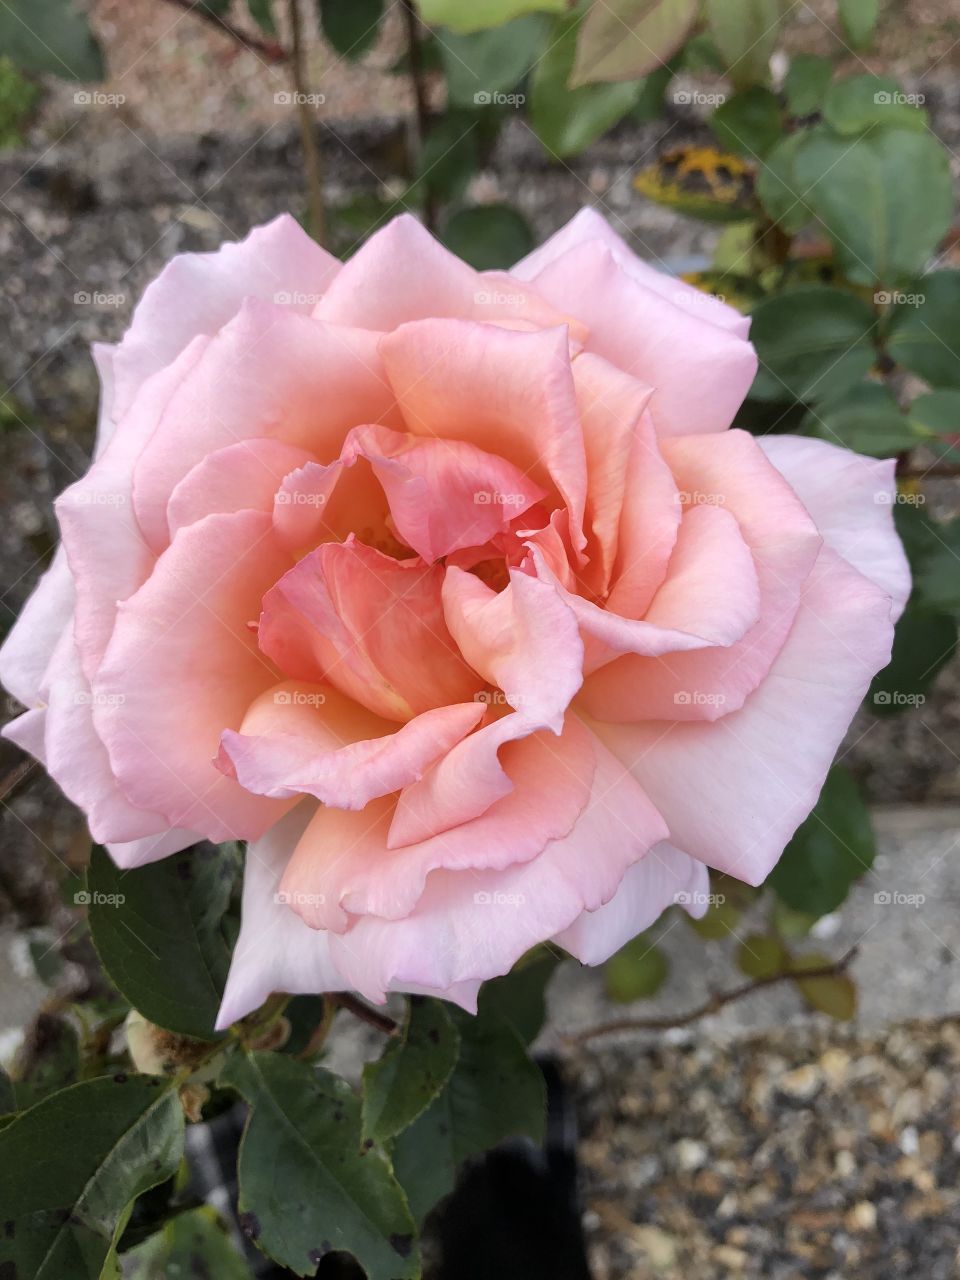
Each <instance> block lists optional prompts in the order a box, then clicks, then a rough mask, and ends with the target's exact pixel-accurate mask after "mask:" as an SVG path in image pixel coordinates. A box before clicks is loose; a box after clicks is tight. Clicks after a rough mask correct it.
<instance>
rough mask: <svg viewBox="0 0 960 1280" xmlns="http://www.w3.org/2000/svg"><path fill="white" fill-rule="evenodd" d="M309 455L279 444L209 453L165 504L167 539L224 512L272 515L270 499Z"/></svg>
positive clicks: (244, 444)
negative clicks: (265, 513) (253, 511)
mask: <svg viewBox="0 0 960 1280" xmlns="http://www.w3.org/2000/svg"><path fill="white" fill-rule="evenodd" d="M310 457H311V455H310V453H309V451H308V450H306V449H301V448H299V447H298V446H296V445H292V444H285V443H284V442H283V441H282V440H242V441H241V442H240V443H239V444H229V445H226V446H225V447H224V448H223V449H215V450H214V452H213V453H208V454H207V456H206V457H205V458H203V459H202V460H201V461H200V462H198V463H197V465H196V466H195V467H194V468H193V470H192V471H189V472H188V473H187V475H185V476H184V478H183V479H182V480H181V481H180V483H179V484H178V485H177V487H176V488H175V489H174V491H173V493H172V494H171V495H170V501H169V503H168V504H167V522H168V524H169V527H170V537H171V538H173V537H174V536H175V535H176V533H177V531H178V530H179V529H183V528H185V527H186V526H187V525H189V524H196V522H197V521H198V520H202V519H203V518H204V516H210V515H216V514H217V513H218V512H219V513H223V514H226V513H227V512H228V511H243V510H244V509H245V508H246V509H250V510H256V511H269V512H272V511H273V502H274V496H275V495H276V492H277V489H278V488H279V486H280V483H281V481H282V480H283V478H284V476H285V475H287V473H288V472H290V471H293V470H294V469H295V468H296V467H302V466H303V465H304V464H305V463H307V462H309V461H310Z"/></svg>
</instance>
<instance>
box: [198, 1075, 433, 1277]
mask: <svg viewBox="0 0 960 1280" xmlns="http://www.w3.org/2000/svg"><path fill="white" fill-rule="evenodd" d="M220 1084H221V1085H222V1086H225V1087H227V1088H233V1089H236V1091H237V1092H238V1093H240V1094H242V1095H243V1097H244V1098H245V1099H246V1101H247V1102H248V1103H249V1105H250V1115H249V1116H248V1118H247V1123H246V1127H245V1129H244V1133H243V1141H242V1143H241V1146H240V1162H239V1178H240V1210H241V1215H242V1216H241V1220H242V1222H243V1223H244V1229H245V1230H246V1231H247V1233H248V1235H250V1237H251V1238H252V1239H253V1240H254V1241H255V1242H256V1244H257V1246H258V1247H259V1248H260V1249H262V1250H263V1251H264V1252H265V1253H267V1254H268V1255H269V1256H270V1257H271V1258H273V1259H274V1261H276V1262H279V1263H280V1264H281V1265H283V1266H285V1267H289V1268H290V1270H291V1271H293V1272H294V1273H295V1274H296V1275H298V1276H312V1275H313V1274H314V1273H315V1271H316V1269H317V1266H318V1264H319V1262H320V1260H321V1259H322V1258H323V1257H324V1256H325V1255H326V1254H327V1253H329V1252H331V1251H333V1250H338V1249H339V1250H344V1251H346V1252H347V1253H352V1254H353V1255H354V1257H355V1258H356V1259H357V1262H358V1263H359V1264H360V1266H362V1267H363V1269H364V1270H365V1271H366V1273H367V1276H368V1277H369V1280H415V1278H416V1277H418V1276H419V1275H420V1257H419V1249H418V1247H417V1242H416V1237H415V1231H414V1225H413V1221H412V1219H411V1217H410V1211H409V1209H408V1208H407V1205H406V1201H405V1200H404V1196H403V1192H402V1190H401V1189H400V1186H399V1184H398V1183H397V1180H396V1178H394V1176H393V1173H392V1171H391V1169H390V1162H389V1161H388V1160H387V1158H386V1156H385V1155H384V1153H383V1152H382V1151H381V1150H380V1149H379V1148H378V1147H377V1146H375V1145H374V1144H373V1143H362V1138H361V1132H360V1103H359V1101H358V1100H357V1098H355V1097H354V1095H353V1093H352V1091H351V1089H350V1087H349V1085H348V1084H347V1083H346V1081H345V1080H341V1079H340V1078H339V1077H338V1076H335V1075H332V1074H331V1073H330V1072H329V1071H324V1070H322V1069H321V1068H319V1067H317V1068H311V1067H308V1066H307V1065H306V1064H305V1063H302V1062H297V1061H296V1060H295V1059H293V1058H287V1057H284V1056H282V1055H280V1054H276V1053H249V1054H242V1053H236V1054H234V1055H233V1056H232V1057H231V1058H230V1059H229V1060H228V1061H227V1064H226V1067H225V1069H224V1070H223V1071H222V1072H221V1075H220Z"/></svg>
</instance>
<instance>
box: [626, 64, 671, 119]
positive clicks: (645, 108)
mask: <svg viewBox="0 0 960 1280" xmlns="http://www.w3.org/2000/svg"><path fill="white" fill-rule="evenodd" d="M675 61H676V59H674V60H673V62H669V63H667V65H666V66H663V67H658V68H657V70H656V71H651V72H650V74H649V75H648V76H641V77H640V80H639V81H638V83H639V86H640V96H639V97H638V98H637V101H636V102H635V103H634V105H633V106H632V107H631V108H630V119H631V120H633V121H635V122H636V123H637V124H649V123H650V122H651V121H652V120H656V119H657V118H658V117H659V115H660V114H661V112H662V111H663V95H664V94H665V93H666V91H667V85H668V84H669V83H670V81H671V80H672V79H673V77H674V62H675Z"/></svg>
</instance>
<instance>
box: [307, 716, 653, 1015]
mask: <svg viewBox="0 0 960 1280" xmlns="http://www.w3.org/2000/svg"><path fill="white" fill-rule="evenodd" d="M593 746H594V751H595V754H596V771H595V774H594V781H593V791H592V794H591V797H590V800H589V802H588V804H587V806H586V807H585V809H584V810H583V812H582V813H581V815H580V818H579V820H578V821H577V823H576V824H575V826H574V827H573V829H572V830H571V831H570V833H569V834H568V835H566V836H564V837H562V838H560V839H557V840H553V841H551V842H550V844H548V845H547V846H546V848H545V849H544V850H543V852H542V853H541V854H539V855H538V856H537V857H535V858H533V859H531V860H530V861H529V862H524V863H520V864H514V865H513V866H510V867H507V868H497V869H495V870H487V871H468V872H457V871H445V870H441V871H435V872H433V873H432V874H431V875H430V877H429V878H428V880H427V886H426V889H425V891H424V893H423V896H422V897H421V899H420V901H419V902H418V904H417V906H416V908H415V910H414V911H413V912H412V913H411V914H410V915H409V916H408V917H407V918H406V919H403V920H379V919H376V918H375V917H371V916H365V917H363V918H362V919H360V920H358V921H357V923H356V924H355V925H354V926H353V927H352V928H350V929H348V930H347V931H346V933H344V934H338V935H335V936H333V937H332V938H331V941H330V946H331V954H332V955H333V956H334V958H335V959H336V962H337V966H338V968H340V969H341V971H342V972H344V973H345V974H346V975H347V976H348V977H349V978H350V980H351V983H352V985H354V986H356V987H357V989H358V990H360V991H363V992H365V993H375V992H376V991H378V990H381V991H382V990H385V989H387V988H397V989H400V990H404V989H409V988H410V987H411V986H416V987H417V988H420V989H423V988H429V989H433V990H440V991H442V990H444V989H445V988H449V987H450V986H451V985H452V984H459V983H463V982H471V981H476V980H478V979H481V980H485V979H487V978H492V977H496V976H497V975H498V974H502V973H506V972H507V971H508V970H509V969H510V968H511V966H512V965H513V964H514V962H515V961H516V960H517V959H518V958H519V957H520V956H521V955H522V954H523V953H524V952H525V951H527V950H528V949H529V948H530V947H531V946H534V945H535V944H536V943H539V942H544V941H546V940H547V939H548V938H551V937H554V936H555V935H556V934H557V933H560V932H561V931H562V930H563V929H566V928H568V927H569V926H570V925H571V924H572V923H573V921H574V920H576V919H577V917H578V916H579V915H580V914H581V913H582V912H583V911H585V910H586V911H595V910H596V909H597V908H598V907H600V906H602V905H603V903H605V902H607V901H609V900H610V898H612V897H613V895H614V893H615V892H616V890H617V888H618V886H619V884H620V882H621V881H622V879H623V876H624V874H625V872H626V870H627V868H628V867H630V866H632V865H633V863H635V862H636V861H637V860H638V859H639V858H641V857H643V855H644V854H646V853H647V852H648V850H649V849H650V848H651V847H652V846H653V845H655V844H657V842H658V841H660V840H663V839H664V838H665V837H666V827H665V824H664V822H663V820H662V818H661V817H660V815H659V814H658V813H657V811H656V810H655V809H654V807H653V805H652V804H651V803H650V801H649V799H648V798H647V797H646V795H645V794H644V792H643V791H642V790H641V789H640V788H639V787H638V786H636V785H635V784H634V783H633V780H632V779H631V778H629V777H628V776H627V775H626V774H625V773H624V772H623V769H622V767H621V766H620V765H619V763H618V762H617V761H616V760H615V759H613V757H612V756H611V755H610V753H609V752H607V751H605V750H604V748H603V747H602V745H601V744H600V743H599V742H598V741H597V742H594V744H593Z"/></svg>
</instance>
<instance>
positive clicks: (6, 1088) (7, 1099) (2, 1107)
mask: <svg viewBox="0 0 960 1280" xmlns="http://www.w3.org/2000/svg"><path fill="white" fill-rule="evenodd" d="M16 1109H17V1099H16V1096H15V1095H14V1091H13V1082H12V1080H11V1079H10V1077H9V1076H8V1075H7V1073H6V1072H5V1071H4V1070H3V1068H2V1067H0V1116H9V1115H10V1114H11V1113H12V1112H14V1111H16Z"/></svg>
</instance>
